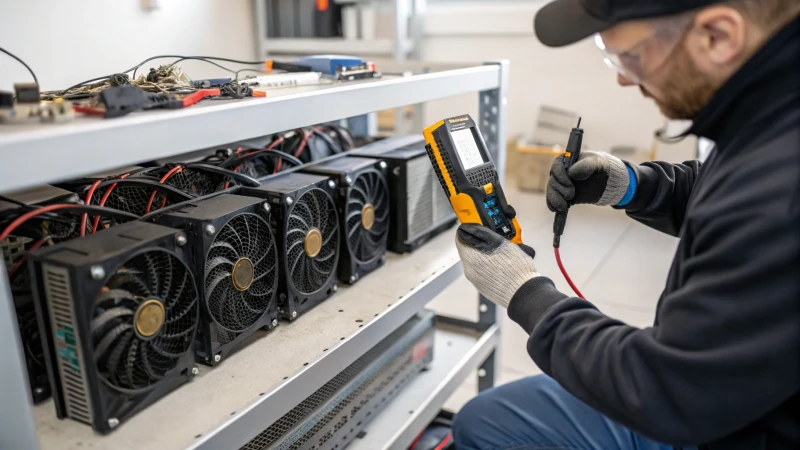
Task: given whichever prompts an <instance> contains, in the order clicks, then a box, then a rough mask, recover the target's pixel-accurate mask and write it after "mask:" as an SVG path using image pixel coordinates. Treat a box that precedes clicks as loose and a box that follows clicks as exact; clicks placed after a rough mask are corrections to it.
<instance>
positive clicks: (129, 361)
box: [125, 340, 139, 388]
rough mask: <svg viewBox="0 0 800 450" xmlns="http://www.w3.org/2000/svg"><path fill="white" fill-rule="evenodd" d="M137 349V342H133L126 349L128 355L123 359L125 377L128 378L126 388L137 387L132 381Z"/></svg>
mask: <svg viewBox="0 0 800 450" xmlns="http://www.w3.org/2000/svg"><path fill="white" fill-rule="evenodd" d="M138 349H139V341H138V340H135V341H133V344H131V346H130V348H129V349H128V355H127V357H126V359H125V375H126V376H127V377H128V386H127V387H132V388H136V387H137V386H136V384H135V383H134V380H133V368H134V365H135V364H136V350H138Z"/></svg>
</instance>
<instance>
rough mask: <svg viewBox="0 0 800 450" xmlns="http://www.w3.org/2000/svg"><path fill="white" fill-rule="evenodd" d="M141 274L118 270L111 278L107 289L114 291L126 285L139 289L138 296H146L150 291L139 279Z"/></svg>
mask: <svg viewBox="0 0 800 450" xmlns="http://www.w3.org/2000/svg"><path fill="white" fill-rule="evenodd" d="M141 274H142V273H141V272H139V271H133V270H125V269H120V270H118V271H117V273H115V274H114V275H112V276H111V279H110V280H109V281H108V284H107V286H108V288H109V289H111V290H115V289H118V288H121V287H123V286H126V285H133V286H135V287H137V288H138V289H139V292H138V294H141V295H142V296H146V295H147V294H149V293H150V291H149V288H148V287H147V284H145V282H144V281H142V279H141V278H140V277H139V275H141Z"/></svg>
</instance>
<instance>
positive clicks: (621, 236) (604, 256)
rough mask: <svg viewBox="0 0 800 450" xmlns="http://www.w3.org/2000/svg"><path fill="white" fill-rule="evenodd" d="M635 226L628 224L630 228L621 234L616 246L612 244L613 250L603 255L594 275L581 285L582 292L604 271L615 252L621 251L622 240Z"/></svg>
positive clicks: (627, 227)
mask: <svg viewBox="0 0 800 450" xmlns="http://www.w3.org/2000/svg"><path fill="white" fill-rule="evenodd" d="M633 225H634V224H632V223H631V224H628V226H626V227H625V229H624V230H623V231H622V233H620V235H619V236H618V237H617V239H616V240H614V244H612V245H611V248H609V249H608V251H607V252H606V254H605V255H603V259H601V260H600V262H599V263H597V266H595V268H594V269H593V270H592V273H590V274H589V277H588V278H586V280H585V281H584V282H583V283H581V290H585V289H586V287H587V286H588V285H589V283H590V282H591V281H592V279H594V277H595V275H597V274H598V273H599V272H600V269H602V268H603V266H605V264H606V263H608V260H609V259H611V256H612V255H613V254H614V252H616V251H617V250H618V249H619V247H620V244H621V243H622V240H623V239H625V236H627V235H628V233H630V231H631V230H632V229H633Z"/></svg>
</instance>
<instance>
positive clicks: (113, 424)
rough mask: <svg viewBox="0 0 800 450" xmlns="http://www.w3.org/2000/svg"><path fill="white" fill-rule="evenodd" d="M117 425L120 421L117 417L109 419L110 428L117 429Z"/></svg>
mask: <svg viewBox="0 0 800 450" xmlns="http://www.w3.org/2000/svg"><path fill="white" fill-rule="evenodd" d="M117 425H119V419H117V418H116V417H112V418H110V419H108V426H109V428H117Z"/></svg>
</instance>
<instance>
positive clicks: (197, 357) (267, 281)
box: [0, 138, 452, 432]
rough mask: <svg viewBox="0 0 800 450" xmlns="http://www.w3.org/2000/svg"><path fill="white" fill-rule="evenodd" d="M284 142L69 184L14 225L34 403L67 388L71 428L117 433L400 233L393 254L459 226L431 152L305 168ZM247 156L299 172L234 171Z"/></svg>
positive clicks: (368, 267) (301, 308) (375, 262)
mask: <svg viewBox="0 0 800 450" xmlns="http://www.w3.org/2000/svg"><path fill="white" fill-rule="evenodd" d="M284 139H286V138H284ZM279 140H280V138H277V139H274V140H273V141H272V143H274V142H276V141H279ZM272 143H270V144H268V145H267V147H268V148H264V149H255V150H253V149H246V150H243V149H241V148H237V149H235V150H230V151H227V152H218V153H217V155H215V157H212V158H208V159H207V160H206V161H204V162H203V163H196V164H171V165H166V166H161V167H157V168H146V169H140V168H136V169H132V170H130V171H128V172H126V173H124V174H121V175H114V176H112V177H108V178H102V179H89V180H80V181H76V182H72V183H65V184H62V185H60V188H62V189H68V190H69V191H71V192H72V194H69V193H67V194H65V195H62V196H59V197H57V198H55V199H52V200H50V201H46V202H39V203H37V204H36V205H34V206H20V207H19V208H17V209H16V210H12V211H14V212H11V213H9V212H8V211H6V212H0V215H1V216H0V223H5V226H4V231H3V236H0V243H3V245H4V248H3V249H4V254H5V256H6V265H7V267H9V268H10V271H9V274H10V279H11V280H12V287H14V295H15V300H18V299H19V300H20V302H19V303H18V306H23V305H24V308H19V311H20V325H21V329H22V330H23V333H26V335H27V339H29V340H30V343H31V348H30V349H28V348H27V347H26V353H28V356H29V358H28V359H29V361H28V366H29V372H30V375H31V383H32V388H33V390H34V396H35V398H36V395H37V387H38V388H40V389H39V390H40V391H42V392H39V398H38V399H41V398H45V397H46V396H47V392H45V391H46V390H47V389H46V388H48V387H49V386H52V388H54V391H53V393H54V395H53V397H54V400H55V405H56V411H57V414H58V415H59V417H62V418H63V417H70V418H72V419H75V420H78V421H82V422H85V423H88V424H90V425H91V426H92V427H93V428H94V429H95V430H97V431H99V432H108V431H110V430H112V429H113V428H115V427H116V426H118V425H119V424H120V423H121V422H122V421H124V420H126V419H127V418H128V417H130V416H131V415H133V414H135V413H136V412H138V411H140V410H142V409H143V408H145V407H147V406H148V405H149V404H152V403H153V402H154V401H156V400H157V399H159V398H161V397H163V396H164V395H165V394H166V393H168V392H170V391H172V390H174V389H175V388H176V387H178V386H180V385H181V384H183V383H185V382H186V381H188V380H189V379H191V378H192V377H193V376H194V374H195V373H196V369H195V366H194V364H195V362H196V361H199V362H202V363H205V364H208V365H214V364H216V363H219V362H220V361H222V360H224V359H225V358H226V357H227V356H228V355H229V354H230V352H231V351H233V350H235V349H236V348H238V347H241V345H242V344H243V343H244V342H245V341H246V340H249V339H248V338H249V337H252V334H253V333H254V332H256V331H257V330H269V329H272V328H273V327H275V326H277V325H278V319H284V320H287V321H292V320H295V319H297V318H299V317H300V316H301V315H302V314H303V313H304V312H306V311H308V310H309V309H311V308H312V307H314V306H315V305H317V304H319V303H320V302H322V301H323V300H325V299H327V298H328V297H330V296H331V295H332V294H333V293H334V292H336V290H337V280H338V281H341V282H344V283H354V282H356V281H357V280H359V279H360V278H361V277H362V276H364V275H365V274H367V273H369V272H370V271H372V270H374V269H376V268H377V267H379V266H380V265H382V264H383V262H384V260H385V252H386V248H387V237H388V236H389V235H390V231H391V237H389V240H390V241H397V239H395V234H397V232H398V231H397V230H398V229H399V230H405V231H403V233H405V238H403V239H401V240H400V241H398V242H393V244H392V245H390V247H391V248H400V250H399V251H407V250H408V249H410V248H413V247H415V246H417V245H421V243H423V242H424V241H426V240H427V239H428V238H429V236H432V235H433V234H435V233H437V232H438V231H440V230H441V229H443V228H445V227H446V226H447V225H448V224H450V223H452V221H451V219H452V210H451V209H450V208H449V206H448V207H447V208H446V210H447V211H449V212H450V215H449V216H446V215H442V214H440V213H438V212H437V210H438V209H437V207H436V205H437V204H438V203H437V201H430V200H429V199H428V196H429V195H430V194H431V193H434V194H435V193H441V190H439V189H432V190H430V191H427V190H426V189H424V186H426V185H427V183H429V182H433V181H434V180H435V176H434V175H433V174H432V173H431V174H430V175H427V174H423V172H421V171H420V170H418V169H417V163H416V162H415V161H417V160H419V161H421V162H424V163H425V164H421V165H419V167H430V165H429V164H427V161H426V159H425V158H426V156H425V152H424V148H422V146H421V145H416V144H415V146H414V149H413V150H412V149H409V148H401V149H398V150H397V152H395V153H397V154H394V155H392V154H389V153H387V154H386V155H387V156H386V157H385V158H384V156H383V154H384V152H383V151H379V152H373V153H370V152H366V153H365V152H363V151H360V152H358V155H356V154H355V153H354V154H351V155H340V156H334V157H332V158H327V159H325V160H323V161H319V162H316V163H312V164H300V162H293V161H292V158H293V155H291V154H284V153H285V152H283V153H278V152H280V150H277V149H276V147H277V145H274V146H272V148H269V147H270V146H271V145H272ZM301 143H302V142H301ZM416 147H419V149H417V148H416ZM295 151H296V150H295ZM254 152H258V153H257V156H252V153H254ZM246 155H247V156H246ZM265 155H266V156H265ZM243 157H248V158H250V159H249V160H261V161H262V162H263V161H264V160H262V159H261V158H266V160H271V161H272V166H271V167H272V169H271V170H272V171H277V172H286V173H278V174H268V175H267V176H265V177H262V176H259V178H260V180H256V179H254V178H253V177H251V176H248V175H247V174H245V173H243V171H241V170H239V171H235V170H230V169H227V168H226V167H233V169H236V168H239V169H241V168H242V167H244V165H243V164H244V163H242V162H241V161H242V158H243ZM232 158H233V159H232ZM231 161H234V163H235V164H233V163H231ZM387 161H388V162H389V165H388V166H387ZM279 162H282V163H284V164H285V165H284V166H283V167H281V166H280V165H279V164H278V163H279ZM292 164H295V165H296V166H298V167H295V168H293V169H291V170H288V171H287V168H288V167H291V165H292ZM250 174H251V175H257V174H256V173H252V172H250ZM421 175H424V176H422V178H420V176H421ZM389 176H392V177H394V178H397V180H393V183H391V186H390V185H389V183H387V178H388V177H389ZM412 177H416V178H412ZM428 178H430V180H428ZM426 180H427V181H426ZM420 181H421V183H422V184H420ZM412 184H413V185H414V186H413V187H412ZM434 187H435V186H434ZM417 188H421V189H422V191H421V192H422V194H423V195H422V197H423V198H422V199H421V200H420V198H419V197H418V196H417V190H416V189H417ZM400 190H402V191H403V192H399V191H400ZM390 197H391V199H392V200H391V203H392V204H391V205H390ZM397 199H400V201H397ZM77 200H82V201H83V202H84V203H85V204H79V203H78V202H77ZM445 203H446V200H445ZM397 204H402V205H403V209H402V210H398V209H397ZM390 206H391V207H392V209H391V213H390ZM444 206H447V205H446V204H445V205H444ZM444 210H445V209H442V211H444ZM420 218H424V220H423V221H420ZM425 221H430V224H428V225H425V224H424V223H427V222H425ZM423 222H424V223H423ZM390 228H391V230H390ZM414 230H422V231H414ZM79 236H85V237H83V238H81V239H75V238H76V237H79ZM48 244H53V245H48ZM39 247H42V248H39ZM26 250H27V252H26ZM34 250H35V251H34ZM26 256H27V260H28V261H27V262H25V261H24V259H25V257H26ZM31 298H33V299H34V301H31ZM32 304H35V305H36V308H35V309H36V311H35V314H34V312H33V309H34V308H33V307H32V306H31V305H32ZM23 312H24V315H23V314H22V313H23ZM34 317H35V318H36V320H38V326H36V325H35V324H33V325H32V324H31V322H32V319H33V318H34ZM23 318H24V320H23ZM40 333H41V334H42V338H41V340H40V339H38V334H40ZM40 343H44V345H43V346H42V345H38V346H37V345H36V344H40ZM36 347H38V348H36ZM31 356H35V357H34V358H31ZM45 366H47V369H48V370H47V372H45V371H44V367H45ZM31 369H35V370H31ZM47 373H49V376H50V378H51V383H50V384H49V386H48V385H47V384H46V383H44V384H43V380H45V381H46V378H47V376H46V375H47Z"/></svg>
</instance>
